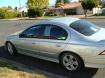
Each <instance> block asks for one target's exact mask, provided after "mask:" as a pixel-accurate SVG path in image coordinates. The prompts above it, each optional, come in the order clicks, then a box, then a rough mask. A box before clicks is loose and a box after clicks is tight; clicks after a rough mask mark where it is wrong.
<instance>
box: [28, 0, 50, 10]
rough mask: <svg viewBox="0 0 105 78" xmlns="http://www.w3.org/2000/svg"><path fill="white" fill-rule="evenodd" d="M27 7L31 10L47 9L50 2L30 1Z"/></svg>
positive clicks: (41, 0)
mask: <svg viewBox="0 0 105 78" xmlns="http://www.w3.org/2000/svg"><path fill="white" fill-rule="evenodd" d="M27 5H28V8H29V9H35V8H45V7H47V6H48V5H49V0H28V2H27Z"/></svg>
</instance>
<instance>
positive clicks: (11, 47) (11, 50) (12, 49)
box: [5, 42, 17, 55]
mask: <svg viewBox="0 0 105 78" xmlns="http://www.w3.org/2000/svg"><path fill="white" fill-rule="evenodd" d="M5 46H6V50H7V51H8V52H9V53H10V54H11V55H15V54H16V53H17V51H16V48H15V47H14V45H13V44H12V43H11V42H7V43H6V45H5Z"/></svg>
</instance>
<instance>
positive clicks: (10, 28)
mask: <svg viewBox="0 0 105 78" xmlns="http://www.w3.org/2000/svg"><path fill="white" fill-rule="evenodd" d="M41 21H44V20H17V21H6V20H0V57H2V58H6V59H9V60H13V61H16V62H19V63H22V64H24V65H27V66H29V68H30V67H32V69H33V70H35V69H36V68H37V69H40V70H42V71H46V72H49V73H52V74H54V75H60V76H63V77H67V78H105V69H95V68H86V69H84V70H82V71H80V72H75V73H73V72H68V71H66V70H64V69H63V68H62V67H61V66H60V65H59V64H56V63H53V62H49V61H45V60H41V59H37V58H33V57H29V56H25V55H21V54H18V55H17V56H15V58H14V57H12V56H10V55H9V54H8V53H7V52H6V51H5V50H4V47H3V46H4V41H5V37H6V36H7V35H9V34H11V33H14V32H16V31H19V30H22V29H25V28H27V27H29V26H32V25H33V24H35V23H38V22H41ZM88 21H91V22H93V23H94V24H96V25H98V26H99V27H104V28H105V19H88ZM103 34H104V33H103ZM52 78H53V77H52Z"/></svg>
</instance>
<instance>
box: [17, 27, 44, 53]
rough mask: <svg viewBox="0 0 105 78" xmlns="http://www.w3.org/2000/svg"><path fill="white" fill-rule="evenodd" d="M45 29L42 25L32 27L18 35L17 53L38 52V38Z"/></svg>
mask: <svg viewBox="0 0 105 78" xmlns="http://www.w3.org/2000/svg"><path fill="white" fill-rule="evenodd" d="M44 30H45V28H44V27H43V26H42V25H36V26H32V27H30V28H28V29H26V30H25V31H24V32H23V33H21V34H20V36H19V39H18V40H17V42H16V47H17V48H18V50H19V52H22V53H28V54H35V52H36V53H38V52H39V47H38V42H39V38H41V36H42V35H43V34H44Z"/></svg>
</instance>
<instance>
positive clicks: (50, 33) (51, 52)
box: [39, 24, 68, 58]
mask: <svg viewBox="0 0 105 78" xmlns="http://www.w3.org/2000/svg"><path fill="white" fill-rule="evenodd" d="M45 36H46V37H45V38H44V39H40V42H39V49H40V52H41V53H43V54H44V55H45V56H47V57H50V58H51V57H52V58H53V57H54V58H55V57H56V56H57V54H58V53H59V52H61V51H62V50H63V49H64V48H65V46H66V45H67V42H68V32H67V31H66V30H65V29H63V28H62V27H59V26H57V25H52V24H49V25H47V27H46V30H45Z"/></svg>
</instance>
